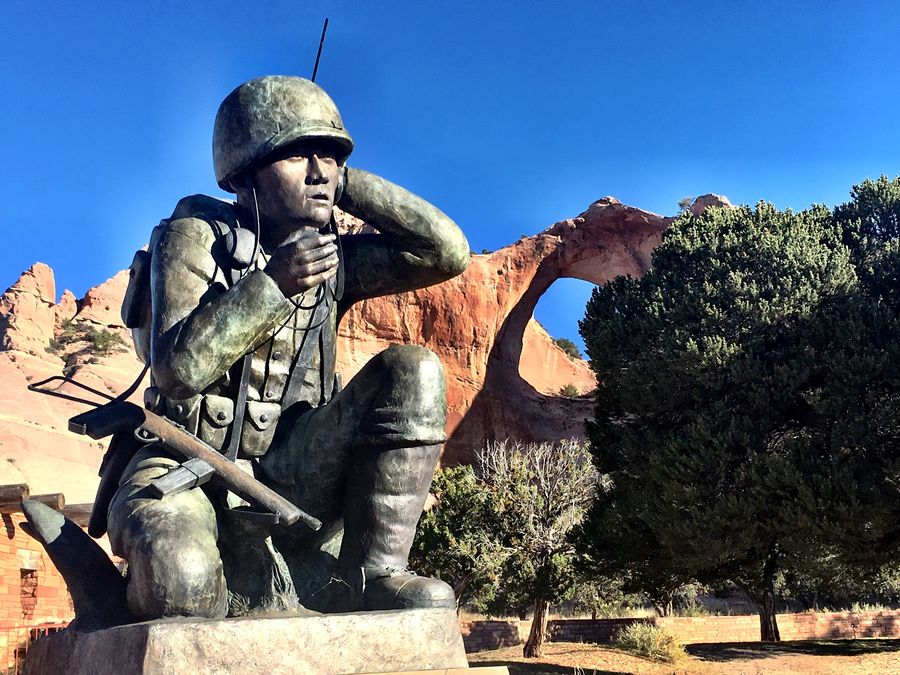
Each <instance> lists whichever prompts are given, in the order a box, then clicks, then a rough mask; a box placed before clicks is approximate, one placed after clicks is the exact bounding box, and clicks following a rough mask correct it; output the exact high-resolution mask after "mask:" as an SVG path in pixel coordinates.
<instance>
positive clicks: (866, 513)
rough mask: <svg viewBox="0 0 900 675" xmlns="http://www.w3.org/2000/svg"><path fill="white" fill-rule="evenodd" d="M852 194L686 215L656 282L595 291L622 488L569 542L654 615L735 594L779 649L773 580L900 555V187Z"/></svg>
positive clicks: (591, 321) (614, 477) (663, 254)
mask: <svg viewBox="0 0 900 675" xmlns="http://www.w3.org/2000/svg"><path fill="white" fill-rule="evenodd" d="M852 196H853V201H852V202H851V203H850V204H848V205H845V206H844V207H841V208H839V209H837V210H836V211H835V213H832V212H831V211H830V210H828V209H827V208H825V207H821V206H816V207H812V208H810V209H809V210H806V211H803V212H800V213H793V212H791V211H784V212H782V211H778V210H777V209H775V208H774V207H773V206H772V205H770V204H766V203H760V204H759V205H757V207H756V208H749V207H740V208H736V209H723V208H711V209H707V210H706V212H705V213H703V214H702V215H700V216H694V215H692V214H691V213H689V212H687V213H684V214H682V216H681V217H680V218H679V219H678V220H677V221H676V222H675V223H674V224H673V225H672V226H671V227H670V228H669V230H668V231H667V232H666V233H665V234H664V237H663V242H662V244H661V245H660V247H659V248H658V249H657V251H656V252H655V253H654V256H653V269H652V271H650V272H648V273H647V274H646V275H644V277H642V278H641V279H632V278H624V277H619V278H617V279H616V280H614V281H613V282H611V283H609V284H607V285H605V286H603V287H601V288H598V289H597V290H595V291H594V293H593V296H592V298H591V300H590V302H589V303H588V308H587V313H586V316H585V319H584V320H583V321H582V322H581V324H580V326H581V331H582V336H583V337H584V339H585V343H586V345H587V351H588V356H589V358H590V360H591V366H592V368H593V369H594V370H595V372H596V373H597V377H598V381H599V383H600V386H599V388H598V390H597V399H596V409H595V410H596V416H595V420H594V421H593V422H592V423H590V424H589V428H588V435H589V438H590V441H591V450H592V453H593V456H594V460H595V463H596V465H597V467H598V469H599V471H600V472H601V473H603V474H608V476H609V477H610V479H611V484H610V487H609V489H607V490H604V491H601V492H600V493H599V495H598V497H597V499H596V501H595V503H594V505H593V507H592V509H591V511H590V515H589V517H588V519H587V520H586V521H585V523H584V524H583V525H582V527H581V528H580V530H579V532H578V535H577V538H578V541H579V546H580V547H581V548H582V550H583V552H584V553H585V555H586V556H587V558H586V560H588V564H590V565H593V566H594V567H595V569H598V570H600V571H603V572H606V573H610V574H614V573H624V574H625V575H626V580H627V582H628V583H627V584H626V588H627V587H628V584H630V585H632V586H633V587H636V588H639V587H643V590H646V591H650V592H651V594H652V593H654V592H655V593H656V595H657V596H660V597H664V596H665V595H666V594H668V593H671V592H672V589H673V588H676V587H677V586H679V585H680V584H682V583H684V582H686V581H689V580H691V579H698V580H700V581H703V582H705V583H715V582H717V581H720V580H722V579H730V580H732V581H734V582H735V583H737V584H739V585H740V586H741V587H742V588H744V590H745V591H746V592H747V593H748V594H749V595H750V596H751V597H752V598H753V599H754V600H756V601H757V602H758V603H759V605H760V612H761V614H760V616H761V627H762V634H763V637H764V639H777V625H776V624H775V620H774V602H775V598H774V594H775V590H774V586H775V579H776V577H777V576H778V574H779V573H780V572H781V571H782V570H785V569H788V570H789V569H794V568H798V567H801V566H802V565H803V564H804V561H808V560H810V559H812V558H816V557H822V556H826V555H838V556H840V557H841V559H842V560H844V559H846V560H848V561H850V559H851V558H852V559H853V564H870V565H873V566H874V565H877V564H880V562H883V561H884V560H885V559H887V558H890V557H891V556H893V555H896V549H897V526H896V524H895V522H894V521H895V520H896V515H895V514H896V508H897V488H896V487H895V486H896V485H897V483H896V482H894V481H896V480H897V478H898V477H900V472H898V470H900V463H898V461H900V460H898V458H897V452H896V450H897V439H898V438H900V419H898V414H900V405H898V404H900V400H898V393H900V340H898V337H900V330H898V325H900V324H898V322H897V321H896V318H897V302H896V298H897V297H898V296H897V294H896V290H898V286H897V283H896V277H897V272H896V270H897V267H896V263H897V262H898V261H897V256H896V240H895V239H894V237H896V234H897V227H896V223H897V213H898V204H900V184H898V181H893V182H890V181H887V179H882V180H881V181H877V182H872V181H868V182H866V183H863V184H861V185H860V186H856V187H855V188H854V192H853V195H852Z"/></svg>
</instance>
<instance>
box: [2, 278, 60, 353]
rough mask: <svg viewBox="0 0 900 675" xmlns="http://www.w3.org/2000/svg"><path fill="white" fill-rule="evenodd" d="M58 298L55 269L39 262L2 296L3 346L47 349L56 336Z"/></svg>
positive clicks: (28, 349)
mask: <svg viewBox="0 0 900 675" xmlns="http://www.w3.org/2000/svg"><path fill="white" fill-rule="evenodd" d="M55 301H56V283H55V281H54V279H53V270H51V269H50V268H49V267H48V266H47V265H45V264H44V263H35V264H34V265H32V266H31V267H30V268H29V269H28V270H26V271H25V272H24V273H23V274H22V276H21V277H20V278H19V280H18V281H17V282H16V283H15V284H13V285H12V286H11V287H10V288H8V289H7V291H6V293H4V294H3V295H2V296H0V349H15V350H18V351H23V352H29V353H38V352H43V351H44V348H45V347H47V346H49V344H50V339H51V338H52V337H53V326H54V323H55V322H56V317H55V315H54V312H53V305H54V302H55Z"/></svg>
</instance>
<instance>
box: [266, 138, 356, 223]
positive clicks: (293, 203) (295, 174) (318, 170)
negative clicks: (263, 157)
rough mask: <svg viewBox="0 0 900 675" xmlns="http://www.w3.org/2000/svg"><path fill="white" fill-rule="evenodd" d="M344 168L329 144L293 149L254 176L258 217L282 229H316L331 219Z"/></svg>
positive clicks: (300, 146)
mask: <svg viewBox="0 0 900 675" xmlns="http://www.w3.org/2000/svg"><path fill="white" fill-rule="evenodd" d="M342 169H343V167H342V166H341V165H340V164H339V163H338V160H337V158H336V157H335V154H334V150H333V149H332V148H330V147H329V146H328V145H326V144H316V143H302V144H296V145H292V146H290V147H288V148H286V149H285V150H284V151H283V152H281V153H279V154H278V155H276V157H275V159H274V160H273V161H272V162H271V163H269V164H266V165H264V166H261V167H259V168H258V169H257V170H256V174H255V185H256V193H257V199H258V201H259V214H260V216H261V218H262V219H263V220H266V221H269V222H272V223H276V224H278V225H279V226H282V227H283V226H290V227H315V228H319V227H322V226H323V225H325V224H327V223H328V222H329V220H330V219H331V209H332V207H333V206H334V198H335V192H336V191H337V186H338V180H339V178H340V174H341V171H342Z"/></svg>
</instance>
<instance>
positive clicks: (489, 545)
mask: <svg viewBox="0 0 900 675" xmlns="http://www.w3.org/2000/svg"><path fill="white" fill-rule="evenodd" d="M596 484H597V474H596V472H595V471H594V469H593V466H592V464H591V461H590V456H589V455H588V452H587V449H586V447H585V446H584V445H583V444H580V443H578V442H576V441H562V442H560V443H555V444H554V443H534V444H519V443H507V442H500V443H491V444H489V445H488V446H487V447H486V448H485V449H484V450H482V451H481V452H479V453H478V455H477V457H476V461H475V465H474V467H458V468H451V469H442V470H441V471H439V472H438V475H437V477H436V478H435V481H434V483H433V491H434V494H435V496H436V498H437V502H436V504H435V505H434V506H433V507H432V509H431V510H429V511H428V512H427V513H426V514H425V515H424V516H423V517H422V519H421V521H420V523H419V529H418V533H417V537H416V543H415V546H414V552H413V555H412V558H411V560H412V562H413V564H414V565H416V566H417V568H418V569H419V570H420V571H422V572H427V573H429V574H433V575H434V576H437V577H439V578H441V579H443V580H445V581H447V582H448V583H450V584H451V585H453V586H454V588H455V589H459V590H458V591H457V592H458V593H462V594H464V595H463V596H459V595H458V598H459V599H460V600H463V601H468V603H469V604H470V605H471V606H472V607H473V608H474V609H476V610H478V611H483V612H485V613H487V614H491V615H503V614H508V613H511V612H512V613H515V614H518V615H519V616H524V615H525V613H526V612H527V611H528V609H529V608H533V609H534V620H533V625H532V632H531V636H530V637H529V640H528V642H527V643H526V645H525V654H526V656H539V655H540V648H541V645H542V643H543V637H544V631H545V630H546V619H547V608H548V605H549V603H550V602H553V601H555V600H556V599H558V598H561V597H563V596H565V595H567V594H569V593H570V592H571V590H572V587H573V585H574V583H575V575H574V567H573V562H572V557H573V553H574V549H573V545H572V543H571V542H570V541H569V538H568V534H569V532H570V530H571V529H572V528H573V527H574V526H575V525H576V524H578V523H579V522H580V520H581V518H582V517H583V515H584V512H585V510H586V508H587V506H588V505H589V504H590V501H591V499H592V497H593V494H594V491H595V487H596Z"/></svg>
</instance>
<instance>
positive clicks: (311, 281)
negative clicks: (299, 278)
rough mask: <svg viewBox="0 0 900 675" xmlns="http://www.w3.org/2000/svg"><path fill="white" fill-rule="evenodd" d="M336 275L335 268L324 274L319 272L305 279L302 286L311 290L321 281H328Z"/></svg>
mask: <svg viewBox="0 0 900 675" xmlns="http://www.w3.org/2000/svg"><path fill="white" fill-rule="evenodd" d="M336 273H337V267H332V268H329V269H327V270H325V271H324V272H319V273H318V274H314V275H312V276H309V277H306V279H304V286H306V288H313V287H314V286H318V285H319V284H321V283H322V282H323V281H328V280H329V279H330V278H331V277H333V276H334V275H335V274H336Z"/></svg>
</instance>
